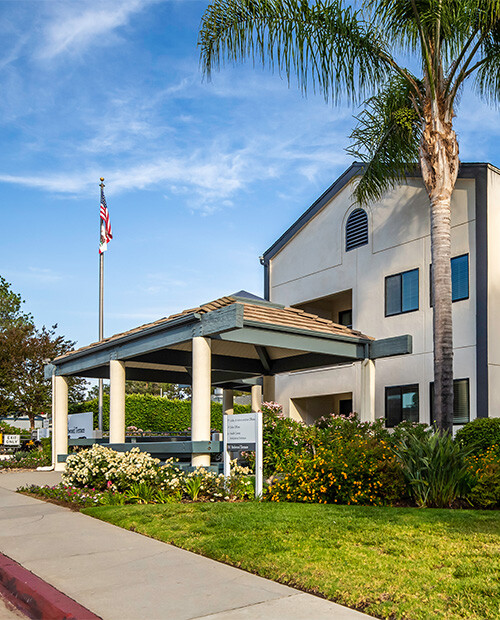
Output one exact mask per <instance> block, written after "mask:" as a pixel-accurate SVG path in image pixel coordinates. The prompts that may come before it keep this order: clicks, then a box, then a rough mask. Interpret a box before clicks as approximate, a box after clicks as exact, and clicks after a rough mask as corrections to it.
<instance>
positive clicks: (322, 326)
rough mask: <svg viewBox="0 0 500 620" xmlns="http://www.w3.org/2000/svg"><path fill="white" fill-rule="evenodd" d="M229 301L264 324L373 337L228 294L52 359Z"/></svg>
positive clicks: (246, 317)
mask: <svg viewBox="0 0 500 620" xmlns="http://www.w3.org/2000/svg"><path fill="white" fill-rule="evenodd" d="M231 304H240V305H242V306H243V320H244V321H251V322H256V323H263V324H265V325H276V326H279V327H282V328H287V327H288V328H292V329H300V330H307V331H311V332H321V333H324V334H332V335H337V336H347V337H350V338H356V339H359V338H362V339H365V340H372V338H370V337H369V336H365V335H364V334H362V333H361V332H359V331H356V330H353V329H349V328H348V327H345V326H344V325H339V324H337V323H334V322H333V321H330V320H328V319H323V318H321V317H319V316H317V315H315V314H310V313H309V312H304V311H303V310H299V309H298V308H292V307H285V306H280V305H278V304H273V303H271V302H261V303H255V301H254V300H252V299H248V301H247V300H246V299H244V298H242V297H236V296H232V295H230V296H225V297H220V298H219V299H215V300H214V301H210V302H208V303H206V304H202V305H201V306H197V307H195V308H189V309H187V310H183V311H182V312H178V313H177V314H172V315H170V316H168V317H163V318H161V319H158V320H156V321H153V322H152V323H145V324H144V325H140V326H139V327H134V328H133V329H130V330H128V331H126V332H121V333H119V334H114V335H113V336H109V337H108V338H104V339H103V340H100V341H97V342H93V343H91V344H89V345H86V346H84V347H80V348H79V349H76V350H74V351H69V352H68V353H65V354H64V355H61V356H59V357H57V358H55V360H54V361H56V360H60V359H62V358H64V357H66V356H68V355H72V354H73V353H76V352H81V351H85V350H87V349H92V348H93V347H95V346H97V345H102V344H106V343H108V342H113V341H115V340H119V339H120V338H124V337H125V336H131V335H134V334H137V335H139V334H140V333H141V332H143V331H146V330H149V329H151V328H154V327H159V326H161V325H165V326H168V323H169V322H171V321H174V320H175V319H179V318H181V317H183V316H188V315H190V314H207V313H209V312H213V311H214V310H219V309H220V308H224V307H226V306H230V305H231Z"/></svg>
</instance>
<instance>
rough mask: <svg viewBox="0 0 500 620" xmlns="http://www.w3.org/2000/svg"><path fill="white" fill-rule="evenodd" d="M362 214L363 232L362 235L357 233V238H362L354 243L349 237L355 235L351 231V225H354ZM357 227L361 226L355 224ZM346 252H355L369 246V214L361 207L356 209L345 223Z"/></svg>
mask: <svg viewBox="0 0 500 620" xmlns="http://www.w3.org/2000/svg"><path fill="white" fill-rule="evenodd" d="M361 213H362V214H363V215H362V217H363V220H364V221H363V230H362V231H361V233H360V232H359V231H357V232H356V234H355V236H358V237H360V238H359V239H358V240H357V241H353V240H350V239H349V237H350V235H352V234H354V232H353V231H350V230H349V224H351V225H352V224H353V220H355V219H356V217H357V216H358V215H361ZM354 225H355V226H359V225H360V224H359V223H357V222H356V223H354ZM344 230H345V251H346V252H350V251H351V250H355V249H356V248H361V247H363V246H364V245H368V242H369V239H370V235H369V230H368V213H367V212H366V211H365V209H362V208H361V207H357V208H356V209H354V211H351V213H350V214H349V216H348V218H347V221H346V223H345V228H344Z"/></svg>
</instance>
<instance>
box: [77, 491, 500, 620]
mask: <svg viewBox="0 0 500 620" xmlns="http://www.w3.org/2000/svg"><path fill="white" fill-rule="evenodd" d="M83 512H84V513H85V514H88V515H91V516H93V517H97V518H99V519H103V520H105V521H108V522H110V523H113V524H115V525H118V526H120V527H124V528H127V529H130V530H133V531H136V532H139V533H141V534H144V535H146V536H150V537H152V538H156V539H158V540H161V541H164V542H167V543H170V544H174V545H176V546H178V547H182V548H184V549H188V550H190V551H194V552H195V553H200V554H202V555H205V556H207V557H210V558H213V559H215V560H219V561H222V562H226V563H228V564H231V565H233V566H238V567H241V568H243V569H245V570H248V571H250V572H252V573H256V574H258V575H261V576H262V577H267V578H269V579H273V580H274V581H279V582H281V583H285V584H289V585H292V586H294V587H297V588H299V589H302V590H305V591H308V592H312V593H314V594H318V595H321V596H324V597H326V598H328V599H330V600H332V601H335V602H338V603H341V604H343V605H347V606H348V607H351V608H355V609H359V610H362V611H364V612H366V613H368V614H371V615H373V616H376V617H378V618H407V619H410V620H428V619H429V618H447V619H458V618H468V619H477V620H479V619H483V620H484V619H488V618H491V619H496V618H499V617H500V514H499V513H498V512H497V511H478V510H467V511H461V510H439V509H432V510H419V509H415V508H391V507H370V506H338V505H318V504H291V503H288V504H281V503H279V504H277V503H271V502H269V503H257V502H246V503H216V504H208V503H190V504H180V503H177V504H167V505H162V506H160V505H156V506H153V505H148V506H101V507H96V508H86V509H84V510H83Z"/></svg>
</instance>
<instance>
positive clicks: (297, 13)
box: [198, 0, 394, 102]
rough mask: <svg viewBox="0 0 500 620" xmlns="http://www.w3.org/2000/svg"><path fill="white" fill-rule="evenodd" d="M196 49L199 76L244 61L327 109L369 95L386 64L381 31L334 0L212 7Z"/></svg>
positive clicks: (220, 1)
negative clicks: (316, 97)
mask: <svg viewBox="0 0 500 620" xmlns="http://www.w3.org/2000/svg"><path fill="white" fill-rule="evenodd" d="M198 44H199V46H200V48H201V64H202V68H203V70H204V73H205V75H206V76H207V77H210V75H211V72H212V70H213V69H214V68H219V66H220V65H221V64H223V63H224V61H225V60H229V61H231V62H237V61H240V60H245V59H246V58H251V59H252V60H253V62H254V63H256V62H258V63H260V64H262V65H266V64H268V65H269V66H270V68H271V69H276V68H277V69H278V71H279V72H280V73H284V74H286V76H287V78H288V80H289V82H290V79H291V75H292V74H294V75H295V76H296V78H297V81H298V84H299V87H300V88H301V90H302V91H303V92H304V93H306V92H307V90H308V87H309V83H312V87H313V89H314V90H319V92H321V93H322V94H323V95H324V97H325V99H326V100H330V99H331V100H333V101H334V102H337V101H338V100H339V98H340V97H341V96H343V97H344V96H345V98H346V100H347V101H350V102H359V101H361V100H362V99H364V98H365V97H366V96H368V95H371V94H373V92H375V91H376V85H377V84H380V83H381V82H383V81H385V79H387V76H388V74H389V71H390V68H389V64H388V63H389V62H392V63H394V60H393V59H392V58H391V57H390V55H389V52H388V50H387V49H386V46H385V44H384V41H383V37H382V35H381V31H380V30H378V29H377V28H375V27H374V26H373V25H372V24H370V23H367V22H365V21H363V19H362V17H361V15H360V13H359V12H358V11H355V10H354V9H353V8H351V7H343V6H342V2H341V0H330V1H328V0H325V1H323V0H320V1H318V2H314V3H313V4H309V2H308V0H214V2H213V3H212V4H211V5H210V6H209V7H208V9H207V10H206V12H205V14H204V16H203V18H202V22H201V28H200V34H199V41H198Z"/></svg>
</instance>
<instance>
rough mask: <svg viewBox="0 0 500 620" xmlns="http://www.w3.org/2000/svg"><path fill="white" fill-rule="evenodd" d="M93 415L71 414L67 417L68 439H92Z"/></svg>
mask: <svg viewBox="0 0 500 620" xmlns="http://www.w3.org/2000/svg"><path fill="white" fill-rule="evenodd" d="M93 429H94V414H93V413H92V411H89V412H88V413H72V414H71V415H69V416H68V435H69V438H70V439H92V437H93Z"/></svg>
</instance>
